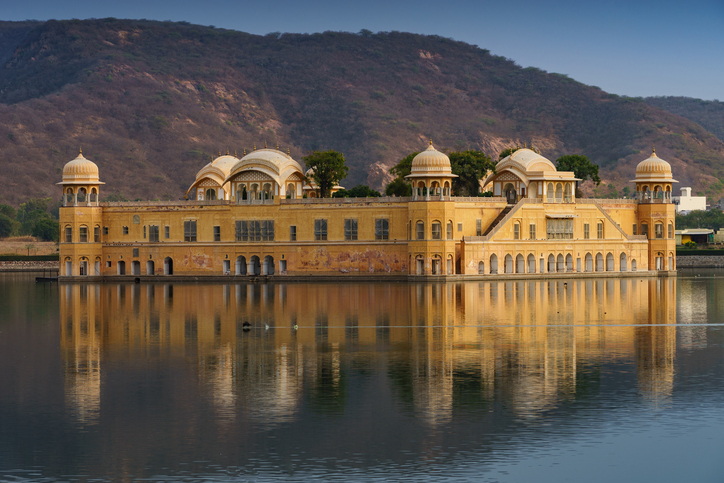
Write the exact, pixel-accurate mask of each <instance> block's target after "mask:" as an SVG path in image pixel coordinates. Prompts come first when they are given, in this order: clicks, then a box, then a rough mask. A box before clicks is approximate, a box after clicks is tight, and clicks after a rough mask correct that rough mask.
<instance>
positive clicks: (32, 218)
mask: <svg viewBox="0 0 724 483" xmlns="http://www.w3.org/2000/svg"><path fill="white" fill-rule="evenodd" d="M51 201H52V200H51V199H50V198H30V199H29V200H28V201H26V202H25V203H21V204H20V208H19V209H18V213H17V215H16V216H17V220H18V221H19V222H20V230H19V231H20V234H21V235H30V234H31V233H32V231H33V227H34V226H35V224H36V223H37V222H38V221H39V220H42V219H50V213H48V203H50V202H51Z"/></svg>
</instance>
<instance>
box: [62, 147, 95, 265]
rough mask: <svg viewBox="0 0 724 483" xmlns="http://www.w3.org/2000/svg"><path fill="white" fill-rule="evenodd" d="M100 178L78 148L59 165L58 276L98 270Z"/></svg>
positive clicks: (91, 162)
mask: <svg viewBox="0 0 724 483" xmlns="http://www.w3.org/2000/svg"><path fill="white" fill-rule="evenodd" d="M102 184H105V183H102V182H101V181H100V177H99V174H98V166H96V164H95V163H94V162H93V161H91V160H89V159H86V158H85V157H84V156H83V152H82V151H81V152H80V153H79V154H78V156H77V157H76V158H75V159H73V160H71V161H69V162H68V163H66V165H65V166H64V167H63V181H61V182H60V183H58V185H60V186H62V187H63V206H62V207H61V208H60V276H61V277H70V276H87V275H98V276H100V274H101V263H102V260H101V255H102V244H101V222H102V208H101V207H100V201H99V197H100V185H102Z"/></svg>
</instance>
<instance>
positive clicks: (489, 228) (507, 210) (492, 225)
mask: <svg viewBox="0 0 724 483" xmlns="http://www.w3.org/2000/svg"><path fill="white" fill-rule="evenodd" d="M512 209H513V206H511V205H508V206H506V207H505V209H504V210H503V211H501V212H500V213H498V216H497V218H495V219H494V220H493V222H492V223H491V224H490V226H488V229H487V230H485V233H483V236H486V235H487V234H488V233H490V232H491V231H493V229H494V228H495V227H496V226H498V223H500V222H501V221H502V219H503V218H505V215H507V214H508V213H509V212H510V210H512Z"/></svg>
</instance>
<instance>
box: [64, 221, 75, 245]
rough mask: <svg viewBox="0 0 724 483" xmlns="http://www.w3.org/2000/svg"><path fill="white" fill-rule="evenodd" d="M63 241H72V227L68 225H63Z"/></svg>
mask: <svg viewBox="0 0 724 483" xmlns="http://www.w3.org/2000/svg"><path fill="white" fill-rule="evenodd" d="M65 243H73V227H72V226H70V225H66V226H65Z"/></svg>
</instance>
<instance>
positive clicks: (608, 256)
mask: <svg viewBox="0 0 724 483" xmlns="http://www.w3.org/2000/svg"><path fill="white" fill-rule="evenodd" d="M606 271H607V272H613V253H611V252H608V254H606Z"/></svg>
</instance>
